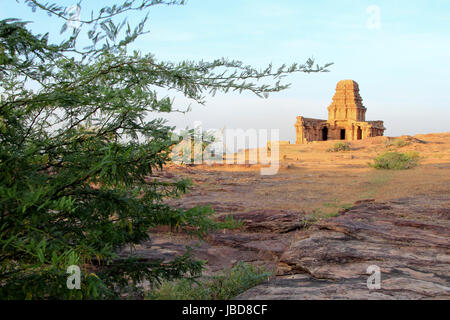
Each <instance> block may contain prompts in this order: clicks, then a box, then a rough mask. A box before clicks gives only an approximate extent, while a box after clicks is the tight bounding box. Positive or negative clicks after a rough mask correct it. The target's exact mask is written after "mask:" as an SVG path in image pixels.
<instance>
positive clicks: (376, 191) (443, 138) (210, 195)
mask: <svg viewBox="0 0 450 320" xmlns="http://www.w3.org/2000/svg"><path fill="white" fill-rule="evenodd" d="M398 138H399V139H402V140H404V141H407V142H409V143H410V144H409V145H407V146H404V147H400V148H398V147H391V148H389V150H393V151H398V152H405V151H409V150H414V151H417V152H419V154H420V156H421V157H422V159H421V162H420V166H418V167H416V168H414V169H411V170H375V169H373V168H370V167H369V166H368V163H369V162H371V161H372V159H373V158H374V157H375V156H377V155H378V154H380V153H382V152H384V151H387V150H388V148H386V141H389V140H390V141H393V140H395V138H388V137H375V138H369V139H365V140H359V141H353V142H350V146H351V151H346V152H326V150H327V149H328V148H330V147H331V146H332V145H333V144H334V143H335V141H327V142H317V143H311V144H307V145H285V146H281V147H280V169H279V171H278V173H277V174H276V175H272V176H262V175H260V169H259V168H260V166H256V165H255V166H248V167H245V166H239V165H236V166H231V165H230V166H226V165H225V166H208V165H202V166H196V167H188V168H186V167H172V168H170V169H169V172H171V173H174V174H176V175H177V176H183V177H190V178H191V179H192V180H193V181H194V183H195V184H196V186H195V188H194V189H193V191H192V192H191V193H190V194H188V195H187V196H186V197H184V198H183V200H182V201H179V203H180V204H181V203H183V204H184V205H189V204H192V205H198V204H212V206H213V207H216V209H217V212H218V213H233V212H241V211H245V210H255V209H276V210H279V209H286V210H296V211H305V212H306V213H313V212H314V210H317V209H319V210H321V209H326V208H327V207H328V206H329V204H330V203H337V204H353V203H354V202H356V201H358V200H363V199H376V200H377V201H385V200H390V199H396V198H401V197H407V196H413V195H432V194H449V197H450V133H442V134H427V135H417V136H414V137H409V136H403V137H398Z"/></svg>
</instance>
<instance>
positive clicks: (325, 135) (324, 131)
mask: <svg viewBox="0 0 450 320" xmlns="http://www.w3.org/2000/svg"><path fill="white" fill-rule="evenodd" d="M327 140H328V128H327V127H324V128H323V129H322V141H327Z"/></svg>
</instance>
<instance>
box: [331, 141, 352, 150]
mask: <svg viewBox="0 0 450 320" xmlns="http://www.w3.org/2000/svg"><path fill="white" fill-rule="evenodd" d="M340 151H350V145H349V144H348V143H347V142H336V143H335V144H334V146H333V147H332V148H329V149H327V152H340Z"/></svg>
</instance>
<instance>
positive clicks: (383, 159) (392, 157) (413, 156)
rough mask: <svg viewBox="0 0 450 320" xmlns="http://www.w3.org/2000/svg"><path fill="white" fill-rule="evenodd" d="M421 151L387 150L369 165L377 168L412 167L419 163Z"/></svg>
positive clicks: (396, 168) (400, 168)
mask: <svg viewBox="0 0 450 320" xmlns="http://www.w3.org/2000/svg"><path fill="white" fill-rule="evenodd" d="M419 158H420V157H419V153H417V152H415V151H408V152H405V153H399V152H385V153H383V154H381V155H379V156H378V157H376V158H375V159H374V163H370V164H369V165H370V166H371V167H373V168H375V169H395V170H402V169H410V168H413V167H415V166H417V165H418V163H419Z"/></svg>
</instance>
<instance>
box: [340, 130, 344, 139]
mask: <svg viewBox="0 0 450 320" xmlns="http://www.w3.org/2000/svg"><path fill="white" fill-rule="evenodd" d="M341 140H345V129H341Z"/></svg>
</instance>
